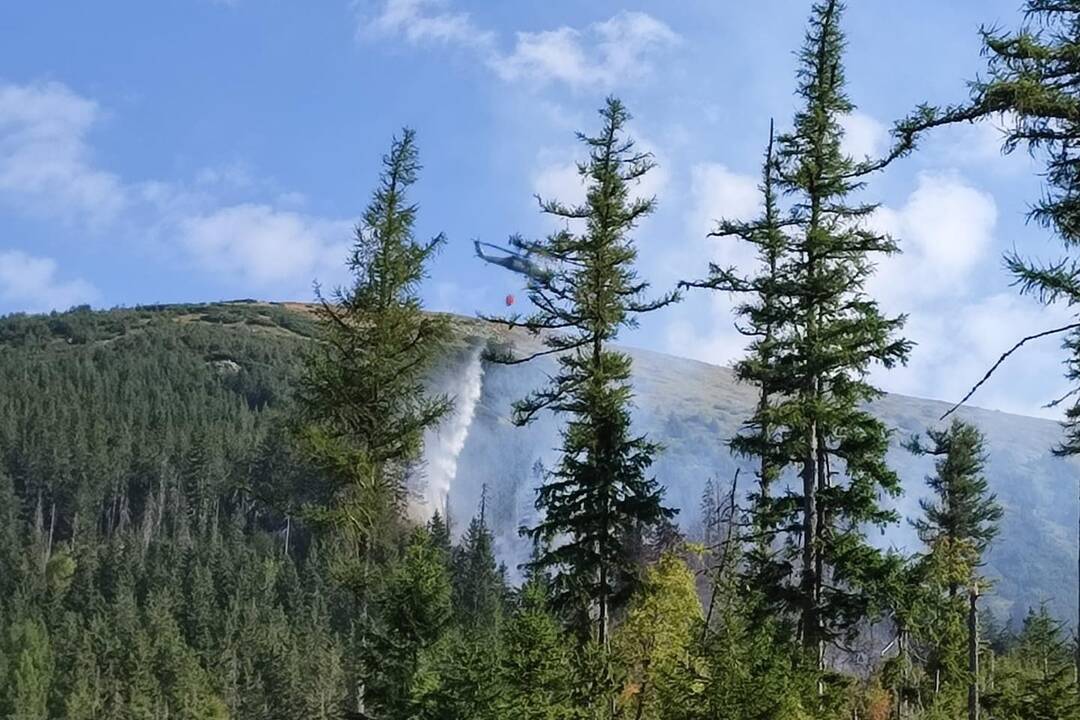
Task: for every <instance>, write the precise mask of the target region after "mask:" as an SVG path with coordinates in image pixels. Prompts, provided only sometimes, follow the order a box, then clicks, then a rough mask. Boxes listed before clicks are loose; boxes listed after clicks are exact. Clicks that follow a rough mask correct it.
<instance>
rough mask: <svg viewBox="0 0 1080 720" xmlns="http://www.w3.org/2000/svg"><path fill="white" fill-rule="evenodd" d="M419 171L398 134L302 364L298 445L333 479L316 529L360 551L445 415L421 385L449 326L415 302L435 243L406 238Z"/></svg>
mask: <svg viewBox="0 0 1080 720" xmlns="http://www.w3.org/2000/svg"><path fill="white" fill-rule="evenodd" d="M419 171H420V162H419V159H418V153H417V149H416V136H415V133H414V132H413V131H412V130H410V129H405V130H403V131H402V134H401V137H400V138H395V139H394V141H393V143H392V144H391V147H390V152H389V154H388V155H386V156H385V157H384V158H383V172H382V175H381V176H380V178H379V184H378V187H377V188H376V190H375V192H374V194H373V196H372V199H371V203H370V204H369V205H368V207H367V209H366V210H365V211H364V214H363V216H362V218H361V220H360V222H359V224H358V225H357V227H356V234H355V239H354V242H353V246H352V250H351V252H350V255H349V258H348V268H349V271H350V272H351V273H352V276H353V277H352V284H351V285H349V286H348V287H344V288H339V289H337V290H335V291H334V293H333V294H332V295H331V296H330V297H325V296H323V295H322V293H321V292H319V293H318V297H319V303H320V304H319V309H318V327H319V330H320V340H321V342H320V343H318V345H317V346H316V349H315V350H314V351H313V352H311V353H310V354H309V355H308V357H307V362H306V365H305V368H304V373H303V376H302V378H301V382H300V389H299V392H298V399H299V401H300V406H301V408H302V423H303V424H302V432H301V438H302V440H303V441H304V445H305V447H306V448H307V449H308V450H309V452H310V454H311V455H312V457H313V458H314V460H315V461H316V462H317V463H318V465H319V466H320V467H321V469H323V470H324V472H326V473H327V474H328V476H329V477H330V478H331V480H332V485H331V487H330V488H329V494H330V497H329V499H328V500H329V508H328V512H326V513H324V514H323V515H321V516H317V517H316V519H319V520H325V521H328V522H330V523H332V524H334V525H335V526H338V527H341V528H344V529H345V530H346V531H348V532H351V533H353V534H354V535H355V536H356V537H357V539H358V540H357V541H358V542H359V543H361V544H364V543H367V542H369V541H370V540H371V537H372V535H373V533H372V529H373V528H374V527H375V526H376V525H377V524H378V523H380V522H385V519H386V518H393V517H396V516H397V514H398V513H400V511H401V509H402V506H403V503H404V500H405V492H406V475H407V473H408V470H409V468H410V466H411V465H412V464H413V463H414V462H415V461H416V460H417V458H418V457H419V454H420V451H421V445H422V439H423V432H424V430H425V429H427V428H429V427H432V426H433V425H435V424H436V423H437V422H438V421H439V419H440V418H441V417H442V416H443V415H445V414H446V412H447V411H448V410H449V408H450V401H449V399H448V398H446V397H442V396H436V397H433V396H430V395H429V394H428V392H427V390H426V388H425V386H424V381H425V379H426V373H427V372H428V370H429V369H430V368H431V365H432V363H433V362H434V361H435V359H436V357H437V355H438V352H439V348H440V347H441V346H442V343H443V342H444V341H445V340H446V338H447V337H448V332H449V326H448V324H447V321H446V319H445V318H444V317H441V316H435V315H429V314H425V313H424V312H423V309H422V305H421V302H420V296H419V287H420V283H421V282H422V281H423V279H424V278H425V277H426V274H427V267H428V264H429V263H430V262H431V260H432V258H433V257H434V256H435V254H436V253H437V252H438V250H439V248H440V247H441V246H442V244H443V242H444V238H443V236H442V235H438V236H436V237H435V238H434V239H432V240H429V241H427V242H419V241H417V240H416V239H415V238H414V237H413V225H414V223H415V221H416V214H417V206H416V205H414V204H412V203H410V201H409V199H408V191H409V189H410V187H411V186H412V185H413V183H415V182H416V179H417V175H418V173H419Z"/></svg>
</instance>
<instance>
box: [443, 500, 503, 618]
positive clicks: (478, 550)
mask: <svg viewBox="0 0 1080 720" xmlns="http://www.w3.org/2000/svg"><path fill="white" fill-rule="evenodd" d="M493 543H494V538H493V537H492V535H491V531H490V530H489V529H488V527H487V524H486V521H485V517H484V512H483V506H481V512H480V514H479V515H477V516H476V517H475V518H473V520H472V522H470V523H469V529H468V530H467V531H466V532H465V536H464V537H463V538H462V542H461V547H460V549H459V551H458V552H457V553H456V555H455V558H454V608H455V610H456V612H457V615H458V617H459V619H460V622H461V623H462V625H464V626H465V627H469V628H494V627H497V626H498V623H499V619H500V617H501V616H502V603H503V598H504V597H505V596H506V593H507V589H506V587H505V586H504V584H503V578H502V575H501V574H500V573H499V568H498V566H497V565H496V562H495V549H494V545H493Z"/></svg>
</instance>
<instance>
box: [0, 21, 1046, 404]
mask: <svg viewBox="0 0 1080 720" xmlns="http://www.w3.org/2000/svg"><path fill="white" fill-rule="evenodd" d="M850 4H851V7H850V9H849V11H848V13H847V16H846V18H845V27H846V30H847V33H848V40H849V51H848V61H847V66H848V78H849V89H850V94H851V97H852V99H853V100H854V101H855V103H856V104H857V105H858V110H857V112H856V113H854V114H853V115H852V116H851V117H849V118H848V119H847V121H846V127H847V129H848V137H847V143H848V146H849V149H850V150H851V152H853V153H855V154H857V155H860V156H861V155H865V154H874V153H877V152H879V151H880V150H882V149H883V147H884V143H885V141H886V131H887V128H888V126H889V124H890V123H891V122H892V121H893V120H894V119H895V118H898V117H900V116H903V115H904V114H906V113H907V112H908V111H909V110H910V109H911V108H912V107H913V106H914V105H916V104H917V103H919V102H922V101H928V102H932V103H947V102H952V101H957V100H961V99H963V98H964V97H965V93H966V91H965V81H966V80H967V79H971V78H973V77H975V76H976V75H977V74H978V72H979V70H980V63H981V59H980V57H979V42H978V36H977V32H976V31H977V28H978V27H979V25H980V24H984V25H998V26H1002V27H1013V26H1015V25H1016V23H1017V21H1018V13H1017V6H1018V0H956V1H954V2H949V3H941V2H932V1H931V0H910V1H909V2H904V3H882V2H867V1H865V0H854V1H853V2H851V3H850ZM808 9H809V3H803V2H794V1H793V0H761V1H760V2H756V3H737V2H714V1H713V2H711V1H708V0H686V1H685V2H679V3H662V2H639V3H635V4H633V5H626V4H623V3H615V2H608V1H606V0H598V1H596V2H591V3H580V2H574V1H572V0H549V1H548V2H543V3H541V2H512V3H510V2H506V3H483V2H478V1H473V2H467V1H466V0H364V1H361V2H351V1H350V0H325V1H323V2H318V3H309V2H298V1H296V0H291V1H290V0H155V2H145V0H126V1H124V0H102V1H101V2H94V3H87V2H51V3H40V2H39V3H33V2H21V3H10V4H9V5H8V6H7V7H5V10H4V14H3V17H0V313H4V312H14V311H31V312H38V311H47V310H51V309H55V308H60V309H63V308H66V307H69V306H71V305H73V304H77V303H83V302H88V303H90V304H92V305H94V306H96V307H111V306H117V305H127V306H130V305H136V304H142V303H158V302H182V301H184V302H186V301H203V300H217V299H227V298H242V297H255V298H265V299H273V300H284V299H295V300H306V299H310V298H311V296H312V289H311V288H312V282H313V281H314V280H316V279H317V280H319V281H321V282H323V283H324V284H326V285H334V284H335V283H338V282H340V281H341V280H342V271H341V268H342V259H343V256H344V252H345V248H346V247H347V244H348V241H349V236H350V231H351V226H352V223H353V222H354V219H355V218H356V217H357V215H358V214H359V213H360V212H361V210H362V208H363V206H364V205H365V203H366V202H367V198H368V194H369V192H370V190H371V187H372V185H373V183H374V181H375V178H376V173H377V171H378V160H379V157H380V155H381V154H382V153H383V152H384V151H385V149H386V147H387V145H388V143H389V140H390V138H391V136H392V135H393V134H394V133H395V132H396V131H397V130H398V129H399V128H400V127H401V126H403V125H409V126H412V127H414V128H416V130H417V132H418V138H419V143H420V148H421V155H422V159H423V162H424V164H425V170H424V172H423V174H422V177H421V182H420V183H419V185H418V187H417V188H416V193H415V199H416V200H417V201H418V202H419V203H420V204H421V215H420V220H419V231H420V233H421V234H423V235H433V234H435V233H436V232H439V231H444V232H446V234H447V236H448V238H449V244H448V246H447V248H446V251H445V252H444V254H443V255H442V256H441V257H440V258H439V260H438V264H437V266H436V267H435V268H434V269H433V273H432V278H431V281H430V283H429V284H428V286H427V288H426V291H425V292H426V299H427V301H428V304H429V305H430V306H431V307H434V308H438V309H444V310H450V311H455V312H460V313H466V314H472V313H474V312H476V311H478V310H481V311H492V310H496V309H498V308H499V307H501V305H502V303H503V297H504V296H505V295H506V294H507V293H508V292H517V293H518V294H519V295H520V294H521V289H522V288H521V283H520V281H519V280H518V279H516V278H515V277H513V276H512V275H509V274H508V273H506V272H505V271H502V270H499V269H497V268H492V267H489V266H485V265H484V264H483V263H482V262H480V261H479V260H477V259H475V258H474V257H473V255H472V246H471V240H472V238H474V237H477V238H480V239H483V240H488V241H493V242H499V241H501V240H503V239H504V238H505V237H506V236H507V235H508V234H510V233H514V232H522V233H524V234H526V235H530V234H531V235H536V234H541V233H544V232H546V231H547V230H549V229H550V225H549V224H548V223H547V221H546V220H545V219H544V218H543V217H541V216H540V215H539V214H538V212H537V207H536V202H535V200H534V198H533V195H534V194H535V193H539V194H541V195H543V196H545V197H560V198H566V199H573V198H574V197H575V196H576V195H579V194H580V193H581V189H580V186H579V184H578V182H577V179H576V177H575V175H574V172H573V167H574V165H573V163H574V161H575V159H577V158H579V157H580V156H581V152H580V148H579V147H578V146H577V145H576V144H575V141H574V134H573V133H574V131H575V130H579V129H582V130H591V129H594V128H595V127H596V124H597V117H596V114H595V110H596V108H597V107H599V105H600V104H601V102H602V101H603V98H604V96H605V95H607V94H609V93H615V94H617V95H619V96H620V97H621V98H623V100H624V101H625V102H626V104H627V105H628V106H629V108H630V109H631V111H632V112H633V113H634V116H635V119H634V121H633V128H632V130H633V134H634V136H635V137H636V138H637V140H638V141H639V143H640V144H642V145H643V146H644V147H646V148H647V149H649V150H651V151H652V152H653V153H654V154H655V156H656V159H657V161H658V162H659V167H658V168H657V169H656V170H655V171H653V173H652V174H651V175H650V176H648V177H647V178H646V180H645V181H644V183H643V186H642V187H641V188H640V189H639V191H640V192H642V193H655V194H656V195H657V197H658V199H659V210H658V212H657V213H656V214H655V215H654V216H652V217H651V218H649V219H648V220H647V221H646V222H645V223H644V224H643V226H642V227H641V228H640V229H639V232H638V235H637V240H638V244H639V248H640V253H641V268H642V274H643V275H645V276H646V277H647V278H648V279H649V280H650V281H652V282H653V283H654V285H655V287H656V288H657V289H658V290H660V289H665V288H668V287H670V286H671V285H673V284H674V283H675V282H676V281H677V280H679V279H681V278H687V277H697V276H700V275H701V274H702V273H703V272H704V268H705V265H706V263H707V262H708V261H710V260H716V261H719V262H722V263H728V262H742V261H745V259H746V251H745V250H744V249H741V248H739V247H737V246H734V245H732V243H730V242H720V241H712V240H709V239H707V238H706V237H705V235H706V233H707V232H708V230H709V229H710V228H711V227H712V224H713V220H714V219H715V218H718V217H722V216H726V217H732V218H745V217H750V216H752V215H753V214H754V213H755V210H756V206H757V194H756V191H755V186H756V182H757V173H758V164H759V162H760V156H761V152H762V148H763V144H764V142H765V140H766V134H767V131H768V125H769V119H770V117H775V118H776V122H777V124H778V126H779V127H780V128H781V129H783V128H784V127H785V126H786V125H787V123H788V122H789V121H790V118H791V115H792V112H793V110H794V108H795V100H794V98H793V95H792V88H793V86H794V73H795V58H794V50H795V49H796V48H797V47H798V45H799V43H800V42H801V39H802V34H803V28H804V24H805V19H806V13H807V11H808ZM998 140H999V135H998V131H997V130H996V129H995V127H994V126H993V123H986V124H982V125H970V126H964V127H958V128H952V129H948V130H945V131H941V132H939V133H938V134H936V135H934V136H932V137H930V138H928V139H927V140H926V141H925V142H924V143H923V145H922V148H921V150H920V151H919V152H918V153H917V154H916V155H915V156H913V157H911V158H909V159H906V160H904V161H902V162H900V163H898V164H897V165H895V166H894V167H893V168H891V169H890V170H889V171H888V172H887V173H885V174H883V175H880V176H878V177H875V179H874V180H873V182H872V183H871V184H870V186H869V188H868V189H867V199H873V200H876V201H880V202H881V203H882V207H881V209H880V211H879V212H878V214H877V216H876V217H875V218H874V222H875V223H877V224H879V226H880V227H884V228H887V229H888V230H890V231H891V232H893V233H894V234H895V236H896V237H897V239H898V240H899V242H900V244H901V247H902V248H903V250H904V255H903V256H902V257H899V258H894V259H889V260H887V261H885V262H883V263H882V264H881V265H880V267H879V274H878V277H877V278H876V279H875V281H874V284H873V290H874V292H875V293H876V294H877V295H878V297H880V298H881V300H882V302H883V304H884V305H885V306H886V308H887V309H888V310H890V311H892V312H904V313H908V314H909V316H910V320H909V325H908V334H909V336H910V337H911V338H912V339H914V340H915V341H916V342H917V343H918V347H917V348H916V350H915V352H914V354H913V357H912V361H911V363H910V365H909V366H908V367H906V368H902V369H899V370H896V371H892V372H889V373H887V374H884V373H877V374H876V375H875V379H876V380H877V382H878V383H879V384H880V385H881V386H882V387H884V388H885V389H888V390H893V391H897V392H903V393H908V394H913V395H919V396H923V397H934V398H942V399H956V398H958V397H959V395H961V394H962V393H963V391H964V390H965V389H966V388H967V387H968V386H970V384H971V383H972V382H974V381H975V380H976V379H978V377H979V376H980V375H981V374H982V372H983V371H984V370H985V369H986V367H988V365H989V364H990V363H991V362H992V361H993V360H994V359H995V358H996V357H997V356H998V355H999V354H1000V353H1001V352H1002V351H1003V350H1004V349H1006V348H1007V347H1008V346H1009V345H1011V344H1012V342H1014V341H1015V340H1016V339H1018V338H1019V337H1021V336H1022V335H1024V334H1027V333H1029V332H1034V331H1036V330H1041V329H1045V328H1049V327H1053V326H1054V325H1055V324H1058V323H1060V322H1061V320H1062V318H1064V317H1066V315H1065V313H1064V312H1063V311H1061V310H1057V309H1053V308H1050V309H1047V308H1042V307H1039V306H1037V305H1036V304H1035V303H1033V302H1032V301H1029V300H1026V299H1023V298H1020V297H1018V296H1017V294H1016V293H1015V291H1014V290H1013V289H1012V288H1010V287H1009V278H1008V276H1007V275H1006V273H1005V272H1004V271H1003V270H1002V267H1001V255H1002V253H1003V252H1004V251H1006V250H1008V249H1010V248H1014V247H1015V248H1018V249H1020V250H1022V251H1024V252H1027V253H1030V254H1032V255H1035V256H1041V257H1048V256H1050V254H1051V253H1053V251H1054V249H1055V248H1054V245H1053V244H1052V241H1050V240H1049V239H1048V238H1047V237H1046V234H1045V233H1044V232H1043V231H1042V230H1040V229H1039V228H1037V227H1032V226H1028V225H1026V224H1025V221H1024V213H1025V210H1026V209H1027V207H1028V204H1029V203H1030V202H1031V200H1032V199H1033V198H1035V197H1037V195H1038V193H1039V187H1040V186H1039V180H1038V177H1037V172H1038V165H1037V163H1035V162H1033V161H1032V160H1031V159H1030V158H1028V157H1027V156H1026V154H1024V153H1022V152H1021V153H1017V154H1016V155H1014V156H1011V157H1002V156H1001V154H1000V153H999V151H998V145H999V142H998ZM730 307H731V300H730V299H729V298H727V297H720V296H713V297H710V296H709V295H707V294H699V295H693V296H691V297H690V298H688V299H687V301H686V302H684V303H683V304H681V305H679V306H676V307H672V308H669V309H666V310H664V311H662V312H660V313H657V314H655V315H653V316H650V317H649V318H647V319H646V320H645V321H644V322H643V324H642V327H641V328H640V329H639V330H637V331H635V332H634V333H633V334H631V335H628V336H627V337H626V338H625V339H624V342H627V343H630V344H634V345H638V346H643V347H647V348H652V349H656V350H661V351H665V352H672V353H677V354H680V355H686V356H690V357H695V358H699V359H702V360H706V361H710V362H715V363H727V362H730V361H731V360H732V359H734V358H736V357H738V356H739V354H740V353H741V348H742V340H741V339H740V337H739V336H738V335H737V333H735V331H734V329H733V327H732V318H731V314H730ZM1060 361H1061V352H1060V351H1059V350H1058V348H1057V341H1056V340H1049V341H1044V344H1043V345H1041V346H1038V347H1034V348H1032V349H1031V350H1029V351H1027V352H1025V353H1024V354H1023V355H1022V356H1020V357H1018V358H1016V359H1015V360H1014V361H1012V362H1011V363H1010V364H1009V365H1007V366H1006V368H1005V369H1004V370H1003V371H1002V372H1001V373H1000V375H999V376H997V377H996V379H995V380H994V381H993V382H992V383H991V384H990V385H989V386H988V387H986V388H985V390H984V391H982V392H980V394H979V395H978V396H977V400H976V404H979V405H982V406H984V407H991V408H996V409H1000V410H1004V411H1010V412H1023V413H1028V414H1043V415H1048V416H1054V412H1055V411H1052V410H1046V409H1043V408H1042V407H1041V406H1042V405H1043V404H1044V403H1046V402H1047V401H1048V400H1051V399H1053V398H1054V397H1056V395H1058V394H1060V393H1061V392H1062V391H1063V389H1064V388H1065V385H1064V383H1063V381H1062V380H1061V379H1060V374H1061V367H1060Z"/></svg>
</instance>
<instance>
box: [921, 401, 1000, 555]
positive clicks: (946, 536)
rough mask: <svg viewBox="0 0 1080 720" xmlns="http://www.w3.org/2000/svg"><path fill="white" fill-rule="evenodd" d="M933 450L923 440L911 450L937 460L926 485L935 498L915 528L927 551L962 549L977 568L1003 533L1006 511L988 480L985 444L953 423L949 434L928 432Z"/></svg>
mask: <svg viewBox="0 0 1080 720" xmlns="http://www.w3.org/2000/svg"><path fill="white" fill-rule="evenodd" d="M926 434H927V436H928V437H929V439H930V442H931V445H930V446H925V445H923V444H922V442H921V441H920V440H919V439H918V438H914V439H913V440H912V442H910V443H909V444H908V448H909V449H910V450H911V451H912V452H914V453H915V454H917V455H932V456H934V457H936V458H937V460H936V461H935V463H934V469H935V471H936V472H935V474H934V475H933V476H931V477H928V478H927V479H926V484H927V486H929V488H930V490H931V492H933V497H931V498H927V499H923V500H921V501H920V502H919V506H920V507H921V508H922V511H923V517H921V518H917V519H916V520H915V521H914V522H913V523H912V524H913V525H914V527H915V529H916V530H917V531H918V533H919V539H920V540H922V541H923V542H924V543H925V544H926V545H927V546H928V547H933V546H934V545H935V544H937V543H939V542H940V541H943V540H945V541H948V542H949V543H951V544H953V545H960V544H963V545H965V546H967V547H968V548H969V550H970V551H971V552H972V553H974V555H975V556H976V557H975V562H974V563H973V565H972V568H974V567H975V566H977V565H978V563H979V560H980V558H981V556H982V554H983V553H984V552H985V551H986V548H987V546H988V545H989V544H990V541H991V540H993V539H994V537H995V536H996V535H997V532H998V522H999V521H1000V520H1001V516H1002V513H1003V511H1002V508H1001V505H999V504H998V502H997V496H995V495H994V494H993V493H991V492H990V489H989V486H988V485H987V482H986V477H984V476H983V468H984V467H985V465H986V450H985V441H984V440H983V436H982V433H981V432H979V429H978V428H977V427H975V426H974V425H970V424H968V423H965V422H962V421H959V420H954V421H953V422H952V424H951V425H950V426H949V427H948V429H946V430H933V429H931V430H928V431H927V433H926Z"/></svg>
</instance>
